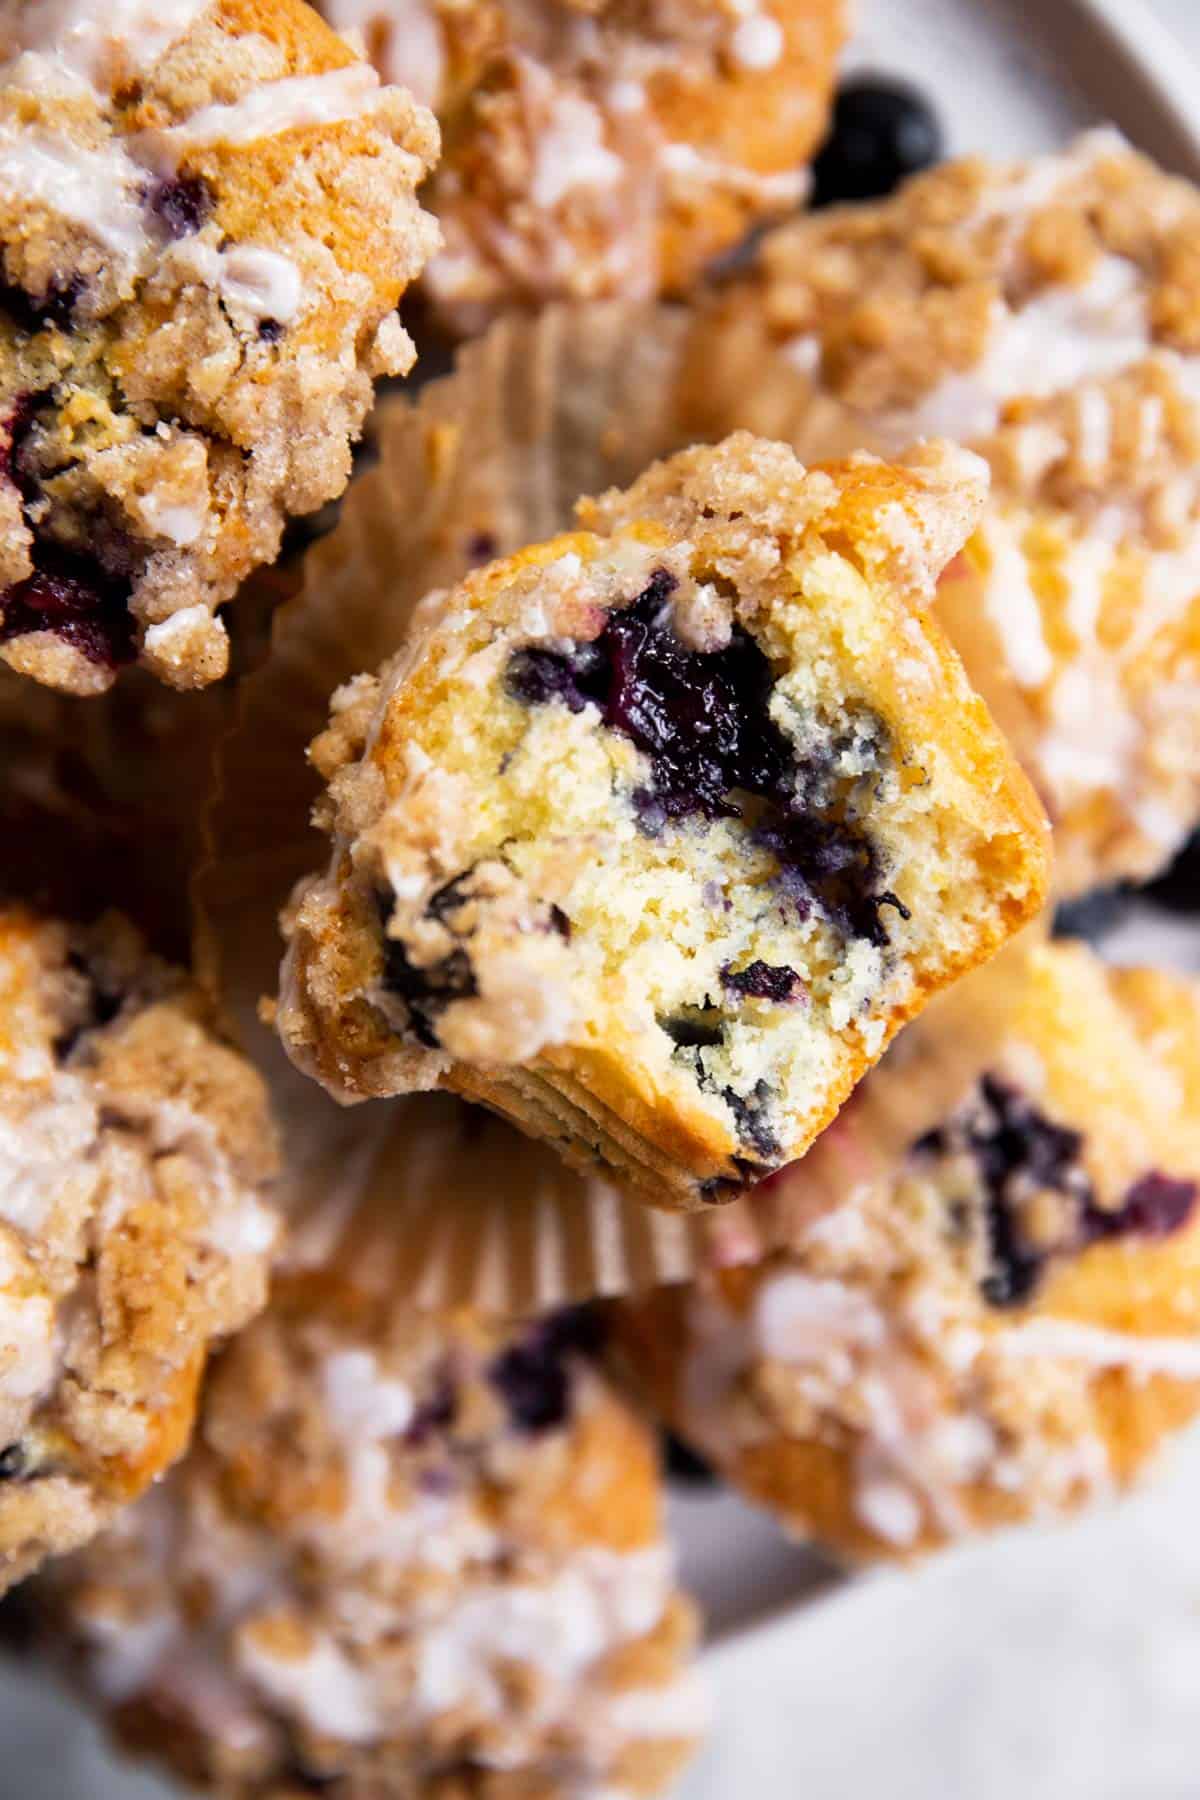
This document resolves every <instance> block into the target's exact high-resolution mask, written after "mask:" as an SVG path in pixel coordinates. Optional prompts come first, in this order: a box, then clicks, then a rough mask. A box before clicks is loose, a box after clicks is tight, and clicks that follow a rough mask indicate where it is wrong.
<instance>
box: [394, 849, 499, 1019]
mask: <svg viewBox="0 0 1200 1800" xmlns="http://www.w3.org/2000/svg"><path fill="white" fill-rule="evenodd" d="M469 873H470V871H469V870H468V871H467V872H466V873H465V874H463V875H460V876H458V877H456V879H455V880H454V881H453V882H448V883H447V884H446V886H445V887H444V888H441V889H439V891H438V893H436V894H435V895H434V896H433V898H432V900H431V901H430V903H429V911H430V913H431V914H432V915H433V917H434V918H437V919H439V920H442V919H444V918H445V915H446V914H447V913H448V912H451V911H452V910H453V908H454V906H455V905H456V904H457V890H458V888H459V886H460V884H461V883H462V882H464V881H465V880H466V879H467V876H468V875H469ZM377 906H378V910H379V918H380V923H381V925H382V926H383V928H384V929H383V940H382V943H383V979H384V983H385V985H386V987H387V988H388V989H389V991H390V992H391V993H393V994H396V995H397V996H398V997H399V998H400V999H401V1000H403V1002H404V1004H405V1006H406V1007H407V1008H408V1015H409V1020H410V1025H411V1030H412V1033H413V1036H414V1037H415V1038H416V1040H417V1042H418V1043H419V1044H423V1045H424V1046H425V1048H426V1049H427V1050H435V1049H436V1048H437V1044H438V1038H437V1029H436V1021H437V1017H438V1014H439V1013H441V1012H442V1011H443V1010H444V1009H445V1008H446V1007H447V1006H449V1005H450V1003H451V1001H452V1000H470V999H472V998H473V997H474V996H475V995H476V994H477V993H478V992H479V987H478V984H477V982H476V980H475V971H474V969H473V968H472V966H471V959H470V957H469V956H468V954H467V952H466V951H465V950H463V949H454V950H451V951H450V953H449V955H448V956H444V957H442V958H441V960H440V961H439V962H435V963H431V964H430V965H429V966H428V967H427V968H421V967H418V965H417V964H416V963H414V962H412V961H411V960H410V958H409V955H408V952H407V950H406V949H405V947H404V945H403V944H402V943H401V942H400V940H399V939H398V938H392V937H388V936H387V922H388V918H389V916H390V914H391V910H392V895H391V893H390V892H383V893H381V894H380V895H379V896H378V898H377Z"/></svg>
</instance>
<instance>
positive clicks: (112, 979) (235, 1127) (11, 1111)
mask: <svg viewBox="0 0 1200 1800" xmlns="http://www.w3.org/2000/svg"><path fill="white" fill-rule="evenodd" d="M0 1146H2V1154H0V1446H2V1447H0V1587H4V1586H8V1585H9V1584H10V1583H12V1582H14V1581H16V1580H19V1579H20V1578H21V1577H22V1576H23V1575H25V1574H27V1573H28V1572H29V1571H30V1570H31V1569H33V1568H34V1567H35V1566H36V1565H37V1564H38V1563H39V1562H40V1561H41V1560H42V1558H43V1557H45V1556H47V1555H49V1554H51V1553H52V1552H56V1551H62V1550H68V1549H73V1548H75V1547H76V1546H77V1545H79V1544H81V1543H83V1542H84V1541H85V1540H86V1539H88V1538H90V1537H91V1536H92V1535H93V1534H94V1533H95V1532H97V1531H98V1530H99V1529H100V1528H101V1526H102V1525H104V1524H105V1523H106V1522H107V1521H108V1520H109V1519H110V1518H111V1517H112V1515H113V1513H114V1511H115V1510H116V1508H117V1507H118V1506H119V1505H121V1504H122V1503H123V1502H125V1501H128V1500H131V1499H132V1498H133V1497H134V1496H136V1495H137V1494H140V1493H141V1492H142V1490H143V1489H144V1488H146V1487H148V1486H149V1485H150V1483H151V1482H152V1481H154V1480H155V1479H156V1478H157V1477H158V1476H159V1475H160V1474H161V1473H162V1471H163V1470H164V1469H165V1468H166V1467H167V1465H168V1464H169V1463H171V1462H173V1461H174V1460H175V1458H176V1457H177V1456H178V1455H179V1453H180V1452H181V1451H182V1449H183V1448H184V1446H185V1444H186V1443H187V1440H188V1437H189V1435H190V1432H191V1427H192V1422H193V1418H194V1414H195V1404H196V1390H197V1384H198V1382H199V1379H200V1375H201V1372H202V1370H203V1367H204V1361H205V1355H206V1352H207V1350H208V1349H209V1347H210V1345H211V1344H212V1343H213V1342H214V1341H215V1340H217V1339H219V1338H222V1337H224V1336H225V1335H226V1334H227V1333H228V1332H230V1331H233V1330H235V1329H237V1328H238V1327H239V1326H241V1325H243V1324H244V1323H245V1322H246V1320H247V1319H249V1318H250V1317H251V1315H252V1314H253V1313H255V1312H256V1311H257V1310H258V1309H259V1307H260V1306H261V1305H262V1303H263V1301H264V1298H265V1290H266V1276H267V1267H268V1262H269V1260H270V1256H271V1253H272V1250H273V1248H274V1245H275V1239H276V1234H277V1227H276V1219H275V1215H274V1212H273V1211H272V1209H271V1207H270V1206H269V1204H268V1194H267V1189H268V1183H269V1179H270V1177H271V1175H272V1173H273V1169H274V1140H273V1135H272V1127H271V1122H270V1118H269V1115H268V1112H267V1105H266V1098H265V1094H264V1092H263V1088H262V1084H261V1082H260V1081H259V1079H258V1077H257V1075H255V1074H254V1073H253V1071H252V1070H251V1068H250V1067H249V1065H248V1064H247V1063H246V1062H245V1061H243V1059H242V1058H241V1057H240V1056H239V1055H237V1054H236V1053H235V1052H234V1051H233V1050H231V1049H229V1048H228V1047H227V1046H226V1045H225V1044H224V1043H223V1042H222V1041H221V1039H220V1038H219V1037H218V1036H217V1035H216V1033H215V1031H214V1029H213V1026H212V1023H211V1021H210V1019H209V1017H208V1014H207V1010H206V1008H205V1006H204V1004H203V1002H202V1001H201V1000H200V997H199V995H198V994H197V992H196V991H195V990H194V989H193V988H192V987H191V986H190V985H189V983H188V982H187V981H186V980H185V979H184V978H183V977H182V976H181V975H179V974H177V973H175V972H174V971H172V970H171V969H169V968H167V967H166V966H165V965H164V964H162V963H159V962H157V961H156V960H155V959H153V958H150V957H148V956H147V955H146V954H145V952H144V950H143V948H142V946H141V944H140V942H139V941H138V939H137V937H136V936H135V934H134V933H133V932H132V931H131V930H130V929H129V928H128V927H127V926H124V925H122V924H121V923H120V922H119V921H117V920H116V919H115V918H111V917H110V918H109V919H106V920H105V921H103V922H102V923H101V924H99V925H96V926H93V927H86V928H79V927H74V926H67V925H64V924H61V923H59V922H57V921H54V920H52V919H48V918H44V917H43V918H39V917H37V916H35V915H34V914H33V913H31V912H29V911H27V910H25V909H23V908H21V907H17V906H13V905H6V906H3V907H0Z"/></svg>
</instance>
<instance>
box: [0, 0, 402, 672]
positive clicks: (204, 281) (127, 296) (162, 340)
mask: <svg viewBox="0 0 1200 1800" xmlns="http://www.w3.org/2000/svg"><path fill="white" fill-rule="evenodd" d="M436 147H437V130H436V126H435V125H434V122H433V120H432V119H431V118H430V116H429V115H428V114H427V113H426V112H425V111H424V110H423V109H422V108H421V107H419V106H416V105H415V104H414V103H413V102H412V100H411V99H410V97H409V96H408V95H407V94H406V93H404V92H403V91H402V90H400V89H396V88H384V87H381V86H380V84H379V80H378V77H377V76H376V74H375V72H374V70H373V69H372V68H371V67H370V66H369V65H368V64H366V63H364V62H362V61H361V60H359V59H358V58H356V57H355V56H354V55H353V54H352V53H351V51H350V50H349V49H348V48H347V47H346V45H345V44H344V43H343V42H342V41H341V40H340V39H339V38H337V37H336V36H335V34H334V33H333V32H331V31H330V30H329V29H328V27H327V26H325V25H323V24H322V23H321V21H320V20H319V19H317V17H316V16H315V14H314V13H313V12H312V11H311V9H310V8H309V7H308V6H305V5H303V4H302V3H301V0H164V4H162V5H160V6H158V7H154V6H151V5H149V4H142V3H140V0H139V3H138V4H135V5H123V6H118V5H116V4H114V0H90V3H87V4H85V3H84V0H4V4H3V5H2V6H0V252H2V255H3V270H2V274H0V444H2V447H3V448H2V455H0V477H2V479H0V657H3V659H4V660H6V661H7V662H8V663H10V664H11V665H12V666H13V667H14V668H16V669H18V670H20V671H21V672H23V673H24V674H27V675H31V676H33V677H34V678H35V679H37V680H39V681H43V682H46V683H48V684H49V685H50V686H53V687H60V688H66V689H69V690H71V691H73V692H76V693H80V694H94V693H97V692H99V691H100V690H102V689H103V688H105V687H107V686H109V685H110V684H111V682H112V681H113V679H114V677H115V674H116V672H117V670H118V668H119V667H120V666H121V665H122V664H124V663H128V662H131V661H133V660H135V659H136V660H138V661H140V662H142V663H143V664H145V665H146V666H147V667H148V668H150V669H152V670H153V671H154V672H155V674H156V675H158V676H160V677H161V678H162V679H163V680H164V681H167V682H169V683H171V684H172V685H174V686H176V687H184V688H189V687H200V686H203V685H205V684H206V683H208V682H211V681H214V680H216V679H217V678H218V677H219V676H221V675H222V674H224V672H225V668H226V663H227V659H228V649H229V646H228V639H227V636H226V629H225V625H224V623H223V621H222V619H221V617H220V616H219V611H218V609H219V608H220V607H221V606H222V604H223V603H224V602H225V601H227V600H229V599H230V598H231V597H232V595H233V593H234V591H235V589H236V588H237V586H238V583H239V582H240V581H241V580H242V578H243V577H244V576H245V575H246V574H247V573H249V571H250V570H251V569H253V568H254V567H255V566H256V565H258V564H260V563H263V562H266V561H269V560H270V559H271V558H272V557H274V556H275V555H276V553H277V552H278V549H279V543H280V535H281V532H282V529H283V525H284V523H285V521H286V519H287V518H288V517H289V515H292V514H298V513H305V512H310V511H312V510H313V509H314V508H316V507H318V506H320V505H321V504H322V503H323V502H324V501H326V500H328V499H330V498H332V497H333V496H334V495H336V494H338V493H340V492H341V490H342V488H343V487H344V486H345V484H346V481H347V479H348V476H349V472H350V446H351V444H352V442H353V440H354V439H355V438H356V437H357V436H358V433H359V430H360V428H361V425H362V422H363V418H364V416H365V414H366V411H367V408H368V406H369V405H370V401H371V393H372V380H373V378H374V377H376V376H380V375H388V374H393V375H394V374H402V373H404V372H405V371H406V370H407V369H408V368H409V366H410V365H411V363H412V360H413V350H412V345H411V343H410V341H409V339H408V337H407V335H406V333H405V332H404V330H403V329H402V327H401V325H400V323H399V320H398V319H397V316H396V312H395V308H396V303H397V301H398V300H399V299H400V296H401V295H402V294H403V292H404V290H405V288H406V287H407V285H408V284H409V282H410V281H412V279H413V278H414V277H415V276H416V275H417V273H418V272H419V270H420V269H421V267H422V265H423V264H424V262H425V260H426V259H427V257H428V255H429V253H430V251H431V250H432V248H433V246H434V243H435V241H436V229H435V227H434V225H433V222H432V220H430V219H428V218H427V217H426V216H425V215H424V214H423V213H422V212H421V211H420V209H419V208H418V206H417V203H416V200H415V198H414V194H415V190H416V187H417V184H418V183H419V182H420V181H421V179H422V178H423V177H424V175H425V174H427V172H428V170H429V167H430V165H431V163H432V161H433V159H434V156H435V153H436Z"/></svg>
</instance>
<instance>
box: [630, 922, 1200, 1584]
mask: <svg viewBox="0 0 1200 1800" xmlns="http://www.w3.org/2000/svg"><path fill="white" fill-rule="evenodd" d="M1198 1121H1200V990H1198V989H1197V985H1196V983H1195V982H1193V981H1189V980H1186V979H1184V978H1182V977H1179V976H1172V975H1166V974H1161V973H1158V972H1156V971H1151V970H1142V969H1112V968H1106V967H1105V966H1104V964H1102V963H1101V962H1100V961H1099V960H1098V958H1096V957H1095V956H1094V955H1093V954H1092V952H1090V951H1089V950H1087V949H1086V948H1085V947H1083V946H1082V945H1075V944H1066V943H1059V944H1054V945H1049V946H1043V947H1040V948H1037V949H1035V950H1033V951H1032V952H1028V951H1025V950H1024V949H1022V948H1021V947H1017V949H1015V950H1013V951H1010V952H1008V953H1006V955H1005V956H1003V957H1001V958H1000V959H999V960H998V961H997V962H996V963H994V964H993V965H992V966H991V967H990V968H988V969H986V970H983V971H981V972H979V973H977V974H974V975H972V976H970V977H968V979H967V980H966V981H964V982H963V983H962V984H961V985H960V986H959V987H958V988H956V989H955V990H954V992H953V993H951V994H949V995H947V996H946V997H945V998H944V999H942V1000H940V1001H939V1002H938V1003H937V1004H936V1005H935V1006H933V1007H931V1008H930V1009H929V1011H928V1012H927V1013H926V1014H925V1015H924V1017H923V1018H922V1019H921V1020H919V1021H918V1022H917V1024H916V1025H914V1026H913V1027H912V1029H911V1030H910V1031H908V1032H906V1033H905V1034H904V1035H903V1036H902V1037H901V1039H900V1040H899V1042H898V1043H897V1044H896V1046H895V1048H894V1049H893V1050H892V1052H891V1053H890V1055H889V1056H888V1058H887V1059H886V1060H885V1062H884V1063H883V1065H882V1066H881V1068H879V1069H878V1070H876V1071H875V1072H874V1073H873V1074H872V1075H870V1076H869V1077H868V1078H867V1080H866V1081H865V1082H864V1083H863V1084H862V1087H861V1088H860V1089H859V1090H858V1093H857V1094H856V1095H855V1097H854V1099H853V1100H852V1101H851V1102H850V1105H849V1106H848V1107H847V1109H846V1111H845V1113H844V1114H843V1116H842V1118H841V1119H839V1120H838V1122H837V1124H836V1125H835V1126H834V1127H833V1128H832V1129H831V1131H830V1132H829V1133H828V1134H827V1135H826V1137H825V1138H823V1139H822V1140H821V1141H820V1142H819V1143H818V1145H817V1146H816V1148H815V1149H814V1150H813V1151H812V1153H811V1159H810V1161H811V1166H810V1167H807V1168H806V1165H805V1164H799V1165H797V1167H796V1168H795V1169H794V1170H792V1171H785V1172H784V1173H783V1174H782V1175H780V1176H778V1177H777V1178H776V1183H775V1184H774V1186H775V1187H776V1189H777V1194H776V1197H777V1199H778V1202H779V1203H780V1204H781V1205H783V1206H785V1207H787V1206H788V1205H789V1200H791V1201H792V1202H794V1219H793V1224H794V1230H793V1232H792V1233H791V1248H790V1249H789V1250H787V1251H785V1252H781V1253H779V1254H776V1255H773V1256H772V1257H770V1258H769V1259H768V1260H767V1261H766V1262H765V1263H763V1264H762V1265H761V1266H760V1267H756V1268H746V1269H741V1270H736V1271H729V1272H726V1273H723V1274H717V1275H713V1276H711V1277H709V1278H706V1279H704V1280H703V1281H701V1282H699V1283H697V1284H696V1285H695V1286H693V1287H690V1288H677V1289H674V1290H669V1291H666V1290H665V1291H664V1293H663V1294H662V1296H660V1297H656V1298H654V1299H652V1300H651V1301H650V1302H649V1303H647V1304H644V1305H636V1304H634V1305H630V1306H629V1307H628V1308H626V1309H625V1310H624V1311H623V1313H622V1318H623V1322H624V1331H625V1334H626V1356H627V1361H628V1364H629V1366H630V1367H631V1368H632V1370H633V1372H634V1374H635V1377H636V1378H637V1380H638V1382H639V1384H640V1385H642V1386H643V1387H644V1388H645V1389H646V1390H648V1391H649V1392H651V1393H653V1394H654V1395H655V1397H656V1398H657V1400H658V1401H659V1403H660V1404H661V1406H662V1407H663V1409H664V1410H665V1412H666V1415H667V1417H668V1418H669V1419H670V1420H671V1422H672V1424H673V1425H674V1426H675V1428H676V1429H677V1430H679V1431H680V1432H682V1433H683V1434H684V1436H685V1438H686V1439H687V1441H688V1442H690V1443H693V1444H695V1445H696V1446H698V1447H699V1448H700V1449H701V1450H702V1451H703V1453H704V1455H705V1456H706V1457H708V1458H710V1459H711V1460H712V1461H713V1462H714V1463H715V1464H716V1465H717V1466H718V1467H719V1468H720V1469H721V1470H722V1471H723V1472H724V1473H725V1474H727V1475H728V1477H729V1478H730V1480H732V1481H733V1482H735V1483H736V1484H737V1485H738V1486H739V1487H741V1488H742V1489H744V1491H745V1492H746V1493H747V1494H748V1495H750V1496H751V1497H752V1498H753V1499H755V1500H758V1501H760V1502H761V1503H762V1504H763V1505H765V1506H767V1507H768V1508H770V1510H771V1511H772V1512H774V1513H775V1514H776V1515H777V1516H778V1517H779V1518H780V1520H781V1521H782V1522H783V1523H784V1524H785V1525H787V1526H788V1527H789V1528H790V1529H792V1530H795V1531H797V1532H799V1533H800V1534H802V1535H803V1536H805V1537H809V1536H811V1537H815V1538H816V1539H817V1540H819V1541H820V1542H822V1543H826V1544H829V1545H831V1546H832V1547H833V1548H835V1549H837V1550H839V1551H841V1552H844V1553H845V1554H847V1555H849V1556H851V1557H879V1556H895V1555H906V1554H909V1553H912V1552H915V1551H918V1550H925V1549H930V1548H933V1547H935V1546H937V1545H940V1544H945V1543H947V1542H951V1541H953V1540H955V1539H958V1538H961V1537H964V1536H967V1535H970V1534H972V1533H976V1532H981V1531H985V1530H988V1529H992V1528H995V1527H998V1526H1003V1525H1007V1524H1012V1523H1015V1522H1018V1521H1021V1520H1032V1519H1045V1518H1049V1517H1053V1516H1056V1515H1058V1514H1062V1513H1065V1512H1068V1511H1070V1510H1073V1509H1075V1508H1077V1507H1079V1506H1081V1505H1084V1504H1086V1503H1088V1502H1095V1501H1096V1500H1099V1499H1102V1498H1104V1497H1106V1496H1107V1495H1109V1494H1111V1493H1112V1492H1114V1491H1115V1490H1117V1489H1119V1488H1121V1487H1123V1486H1125V1485H1126V1484H1127V1483H1128V1482H1130V1481H1131V1480H1132V1479H1133V1478H1134V1477H1135V1476H1136V1475H1137V1474H1138V1473H1139V1472H1140V1471H1141V1470H1142V1468H1143V1466H1144V1465H1145V1464H1146V1462H1147V1460H1148V1459H1149V1458H1150V1457H1151V1456H1152V1455H1153V1453H1154V1452H1155V1451H1156V1450H1157V1449H1158V1448H1159V1447H1160V1445H1161V1444H1162V1443H1163V1442H1164V1441H1165V1440H1166V1439H1167V1438H1168V1437H1169V1435H1170V1434H1171V1433H1172V1432H1173V1431H1176V1430H1178V1429H1180V1428H1181V1427H1182V1426H1183V1425H1184V1424H1186V1423H1187V1422H1188V1421H1189V1420H1190V1419H1192V1418H1193V1417H1194V1416H1195V1414H1196V1412H1197V1410H1198V1409H1200V1211H1198V1209H1197V1204H1196V1203H1197V1196H1198V1194H1200V1124H1198ZM904 1122H907V1130H906V1131H905V1133H904V1142H903V1144H902V1145H901V1146H900V1147H899V1148H898V1149H896V1150H895V1151H894V1153H893V1154H891V1155H890V1156H885V1157H884V1159H883V1162H882V1166H881V1167H879V1166H878V1162H879V1157H878V1152H879V1147H880V1145H881V1144H887V1143H889V1142H890V1141H891V1139H892V1137H893V1136H894V1135H895V1133H896V1131H897V1130H898V1129H900V1128H901V1126H902V1125H903V1124H904ZM789 1216H790V1215H789Z"/></svg>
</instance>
